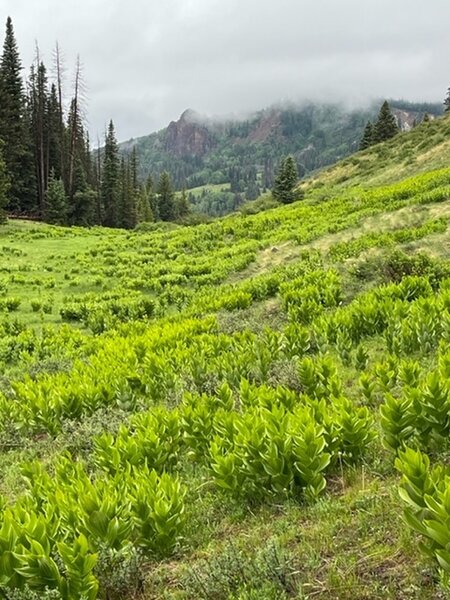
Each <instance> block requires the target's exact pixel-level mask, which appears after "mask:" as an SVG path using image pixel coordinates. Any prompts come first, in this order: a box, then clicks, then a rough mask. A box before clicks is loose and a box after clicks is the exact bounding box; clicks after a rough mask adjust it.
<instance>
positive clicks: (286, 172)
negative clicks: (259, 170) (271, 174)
mask: <svg viewBox="0 0 450 600" xmlns="http://www.w3.org/2000/svg"><path fill="white" fill-rule="evenodd" d="M296 183H297V165H296V164H295V160H294V158H293V157H292V156H287V157H286V158H284V159H283V160H282V161H281V164H280V166H279V168H278V172H277V175H276V177H275V181H274V186H273V190H272V196H273V197H274V198H275V200H277V201H278V202H281V203H282V204H290V203H291V202H293V201H294V199H295V193H294V188H295V185H296Z"/></svg>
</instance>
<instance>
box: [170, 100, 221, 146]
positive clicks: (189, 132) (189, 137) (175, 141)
mask: <svg viewBox="0 0 450 600" xmlns="http://www.w3.org/2000/svg"><path fill="white" fill-rule="evenodd" d="M213 146H214V140H213V137H212V135H211V133H210V132H209V130H208V128H207V127H206V126H205V125H203V124H202V123H201V121H200V117H199V116H198V115H197V114H196V113H195V112H194V111H193V110H190V109H188V110H185V111H184V113H183V114H182V115H181V117H180V118H179V120H178V121H171V123H169V126H168V127H167V130H166V134H165V150H166V152H168V153H170V154H172V155H175V156H179V157H183V156H188V155H195V156H204V155H205V154H207V153H208V152H209V151H210V150H211V149H212V147H213Z"/></svg>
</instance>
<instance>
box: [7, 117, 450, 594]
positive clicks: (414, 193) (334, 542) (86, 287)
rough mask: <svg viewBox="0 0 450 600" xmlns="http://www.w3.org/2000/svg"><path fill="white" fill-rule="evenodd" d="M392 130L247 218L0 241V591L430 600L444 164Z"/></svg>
mask: <svg viewBox="0 0 450 600" xmlns="http://www.w3.org/2000/svg"><path fill="white" fill-rule="evenodd" d="M433 127H434V124H433ZM435 127H436V132H435V133H436V136H435V146H434V147H439V144H440V143H441V142H438V141H437V140H438V138H439V133H438V132H437V130H438V129H439V128H441V129H442V131H444V130H446V127H447V121H446V120H445V121H444V120H442V121H440V122H439V123H437V124H436V125H435ZM439 130H440V129H439ZM433 131H434V129H433ZM400 139H401V138H397V139H396V140H395V142H394V141H392V142H389V143H388V144H385V145H384V146H383V148H384V149H385V150H384V152H385V153H387V155H388V160H387V162H386V164H385V165H383V164H382V163H380V173H381V172H385V173H386V178H387V179H386V180H387V181H389V183H387V184H383V185H375V183H374V181H373V180H371V179H370V176H368V178H367V185H365V180H364V178H363V176H362V172H360V173H359V174H358V173H356V174H355V179H354V180H352V179H351V176H350V175H349V177H348V178H347V179H346V180H345V182H344V181H339V178H340V177H342V171H341V174H340V175H339V176H335V174H336V169H343V168H344V169H345V168H346V167H348V165H344V166H342V164H341V165H340V166H339V167H335V169H334V170H333V169H331V170H330V171H329V172H328V173H324V174H323V175H321V177H323V179H322V180H320V179H319V178H316V179H315V180H314V181H313V182H312V183H311V184H310V185H309V187H307V193H306V197H305V200H304V201H301V202H297V203H294V204H292V205H288V206H282V207H278V208H274V209H271V210H267V211H265V212H261V213H259V214H256V215H251V216H244V215H236V214H235V215H230V216H227V217H225V218H223V219H218V220H216V221H214V222H212V223H208V224H202V225H199V226H195V227H193V226H191V227H181V226H176V225H173V224H170V225H169V224H159V225H152V226H151V227H150V228H149V230H147V231H145V230H140V231H139V230H137V231H132V232H129V231H123V230H107V229H101V228H92V229H81V228H70V229H69V228H61V227H52V226H47V225H40V224H34V223H27V222H20V221H17V222H11V223H9V224H8V225H6V226H4V227H2V228H0V245H1V248H2V253H1V257H0V290H1V296H0V310H1V312H0V333H1V343H0V368H1V378H0V596H3V597H5V598H7V599H8V600H12V599H14V600H44V599H45V600H50V599H52V600H62V599H66V598H74V599H75V598H82V597H87V598H89V600H97V599H106V598H112V599H115V598H120V599H121V600H127V599H129V600H131V599H133V600H157V599H162V598H164V599H166V600H181V599H182V600H198V599H202V600H203V599H204V600H212V599H214V600H255V599H256V598H257V599H258V600H289V599H297V600H304V599H305V598H310V599H319V600H330V598H336V599H339V600H369V599H370V600H373V599H380V600H381V599H383V600H385V599H388V600H398V599H401V600H440V599H442V600H444V598H446V597H448V583H447V581H448V580H447V579H446V577H445V573H448V572H450V563H449V562H448V550H447V548H448V544H449V542H450V534H449V531H448V522H449V504H448V497H449V494H450V479H449V477H448V467H446V465H448V439H449V438H450V421H449V419H448V414H449V407H450V383H449V382H450V368H449V365H450V312H449V310H450V260H449V259H450V248H449V235H448V225H449V218H450V201H449V198H450V168H449V167H446V168H441V169H437V170H436V169H434V170H427V171H424V172H423V173H422V172H417V173H409V175H410V176H409V177H407V178H406V179H404V178H401V177H400V178H399V180H397V181H395V182H394V181H392V177H393V171H394V170H395V168H397V169H398V172H399V173H402V172H403V171H402V169H403V154H402V152H401V147H400V141H399V140H400ZM402 139H403V142H404V143H406V144H409V145H410V147H411V148H412V147H413V144H415V148H416V152H417V156H418V157H420V156H422V150H423V151H424V154H423V155H425V154H426V153H427V152H428V157H429V158H430V156H434V155H433V152H432V147H431V146H429V147H428V148H427V149H425V148H422V149H421V148H420V143H421V142H420V141H419V137H418V132H417V131H414V132H412V133H409V134H405V136H404V137H402ZM420 139H421V138H420ZM411 140H412V143H410V142H411ZM381 148H382V147H381V146H380V147H379V148H378V149H373V150H371V151H369V152H368V153H364V154H361V155H358V156H357V157H355V158H358V160H359V159H361V158H362V157H364V156H375V154H373V153H374V152H379V151H380V150H381ZM411 152H412V150H411ZM426 160H428V159H426ZM426 160H425V161H422V163H421V164H422V165H423V164H424V162H426ZM388 163H389V164H388ZM428 165H429V166H430V165H433V166H434V165H435V162H434V158H432V159H430V162H429V163H428ZM372 167H373V164H372V165H371V168H372ZM333 173H334V175H333ZM373 175H374V176H375V175H379V174H378V173H375V169H373ZM379 176H381V175H379ZM319 184H320V185H319ZM405 448H409V450H408V451H405ZM400 490H401V491H400ZM404 511H406V513H407V515H408V519H407V522H405V521H404V519H403V513H404ZM419 542H423V544H424V545H425V547H426V549H427V552H426V554H425V553H421V550H420V548H421V546H420V545H419ZM439 569H440V570H439ZM68 590H70V594H71V595H68Z"/></svg>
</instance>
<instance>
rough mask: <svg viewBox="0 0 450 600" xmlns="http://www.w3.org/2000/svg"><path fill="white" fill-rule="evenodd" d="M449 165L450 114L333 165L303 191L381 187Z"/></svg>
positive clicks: (307, 183) (308, 183) (310, 181)
mask: <svg viewBox="0 0 450 600" xmlns="http://www.w3.org/2000/svg"><path fill="white" fill-rule="evenodd" d="M449 164H450V115H447V116H444V117H442V118H439V119H435V120H433V121H429V122H428V123H422V124H421V125H419V126H417V127H416V128H414V129H412V130H411V131H409V132H404V133H400V134H399V135H397V136H396V137H395V138H392V139H391V140H389V141H388V142H385V143H382V144H376V145H375V146H372V147H371V148H368V149H367V150H364V151H363V152H358V153H356V154H354V155H352V156H350V157H348V158H346V159H344V160H342V161H340V162H338V163H336V164H335V165H333V166H331V167H329V168H327V169H325V170H323V171H321V172H320V173H318V174H317V175H316V176H312V177H310V178H309V179H308V180H307V181H305V189H306V188H307V189H311V188H314V187H315V188H319V187H320V186H323V185H325V186H326V185H331V186H337V189H339V188H341V189H345V188H348V187H352V186H357V185H364V186H365V187H368V186H376V185H383V184H387V183H393V182H395V181H399V180H400V179H402V178H405V177H408V176H411V175H414V174H418V173H424V172H426V171H429V170H432V169H440V168H444V167H447V166H448V165H449Z"/></svg>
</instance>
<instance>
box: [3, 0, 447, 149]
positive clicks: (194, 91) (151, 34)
mask: <svg viewBox="0 0 450 600" xmlns="http://www.w3.org/2000/svg"><path fill="white" fill-rule="evenodd" d="M0 6H1V9H2V10H1V13H0V14H2V15H3V18H4V20H6V16H7V15H8V14H9V15H10V16H11V17H12V19H13V23H14V27H15V32H16V37H17V40H18V44H19V48H20V51H21V57H22V61H23V64H24V67H25V68H26V70H27V71H28V68H29V65H30V63H31V61H32V60H33V56H34V53H35V48H34V44H33V41H32V40H34V39H36V40H38V42H39V46H40V51H41V54H42V56H43V58H44V60H45V61H46V62H47V63H48V64H49V63H50V62H51V55H52V48H53V47H54V44H55V41H56V39H58V41H59V44H60V46H61V48H62V50H63V53H64V56H65V58H66V67H67V82H66V84H67V86H68V87H69V85H70V80H71V71H72V67H73V64H74V62H75V59H76V55H77V53H79V54H80V56H81V59H82V62H83V64H84V79H85V81H86V87H87V102H88V113H89V127H90V130H91V133H92V136H93V137H94V138H95V136H96V134H97V132H98V133H99V134H100V135H102V134H103V130H104V127H105V122H106V121H107V119H109V117H112V118H113V119H114V121H115V123H116V126H117V130H118V136H119V138H120V139H127V138H130V137H132V136H139V135H144V134H145V133H149V132H151V131H154V130H157V129H159V128H161V127H163V126H165V125H167V123H168V122H169V121H171V120H173V119H175V118H177V117H178V116H179V115H180V114H181V113H182V111H183V110H184V109H185V108H187V107H192V108H194V109H195V110H197V111H199V112H200V113H202V114H210V115H217V114H224V113H227V114H229V113H236V112H237V113H239V112H241V111H242V112H245V111H250V110H252V109H255V108H258V107H261V106H267V105H269V104H272V103H273V102H277V101H280V100H286V101H297V100H302V99H304V98H308V99H312V100H315V99H318V100H321V101H326V100H345V101H348V102H351V103H352V104H358V103H364V102H366V101H367V100H368V99H369V98H373V97H396V98H399V97H402V98H406V99H408V100H418V101H440V100H441V99H442V98H443V97H444V94H445V90H446V88H447V86H448V85H450V69H449V66H448V60H447V57H448V56H450V36H449V35H448V22H449V18H450V4H449V3H448V1H447V0H433V2H430V3H423V2H419V0H408V1H407V2H406V1H405V0H397V1H396V2H395V3H394V2H391V1H388V0H367V1H365V2H361V1H360V0H358V1H357V0H342V1H341V2H335V1H333V0H316V2H314V3H310V2H298V0H279V1H278V2H269V1H267V0H262V1H261V0H258V1H256V0H246V1H245V2H242V1H241V2H238V1H237V0H228V1H227V2H223V0H167V1H166V2H156V1H155V0H133V2H120V1H119V0H109V1H107V0H95V1H94V2H92V1H88V0H77V1H76V2H75V0H67V1H65V2H63V3H61V2H57V0H42V1H41V2H39V3H30V2H29V1H26V0H1V3H0Z"/></svg>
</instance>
